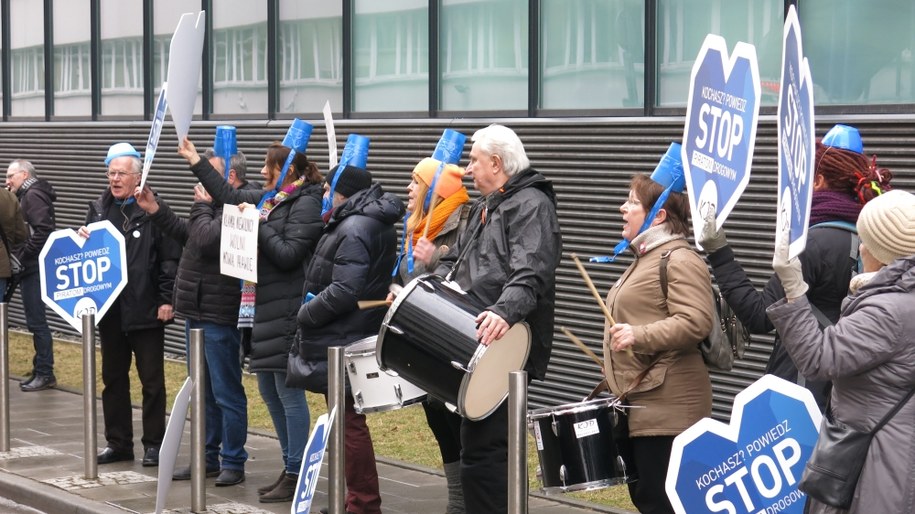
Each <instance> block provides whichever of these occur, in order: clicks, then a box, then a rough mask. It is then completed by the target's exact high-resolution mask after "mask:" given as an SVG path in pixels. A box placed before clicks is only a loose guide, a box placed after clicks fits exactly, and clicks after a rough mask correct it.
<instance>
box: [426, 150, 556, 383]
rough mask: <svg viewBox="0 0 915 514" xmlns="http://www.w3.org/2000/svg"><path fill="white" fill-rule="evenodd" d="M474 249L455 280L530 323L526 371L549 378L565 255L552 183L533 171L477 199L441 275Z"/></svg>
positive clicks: (494, 307) (495, 308)
mask: <svg viewBox="0 0 915 514" xmlns="http://www.w3.org/2000/svg"><path fill="white" fill-rule="evenodd" d="M484 206H486V207H487V211H486V219H485V222H484V221H483V208H484ZM481 223H482V224H483V226H482V229H481V232H480V235H479V237H478V238H477V239H476V240H475V241H474V240H473V239H472V237H473V234H474V233H475V232H476V231H477V228H478V227H480V225H481ZM467 246H470V248H469V249H468V251H467V255H466V256H465V257H464V260H463V261H462V262H461V263H460V264H459V266H458V268H457V271H456V272H455V274H454V276H453V277H452V278H453V280H454V281H456V282H457V283H458V285H460V286H461V288H462V289H463V290H464V291H466V292H467V293H469V294H470V295H471V296H473V297H475V298H476V299H477V300H478V301H480V302H481V303H483V304H484V305H487V307H486V309H487V310H490V311H492V312H495V313H496V314H498V315H499V316H501V317H502V318H503V319H504V320H505V321H507V322H508V324H509V325H514V324H515V323H517V322H519V321H526V322H527V323H528V324H529V325H530V328H531V351H530V356H529V357H528V360H527V364H526V365H525V370H526V371H527V372H528V373H529V374H530V376H531V377H532V378H537V379H540V380H542V379H543V378H544V376H545V375H546V368H547V364H548V363H549V360H550V353H551V351H552V348H553V311H554V309H555V306H556V267H557V266H559V260H560V258H561V257H562V235H561V234H560V232H559V220H558V218H557V216H556V194H555V193H554V192H553V184H552V183H551V182H550V181H549V180H547V179H546V178H545V177H544V176H543V175H541V174H540V173H538V172H536V171H535V170H534V169H532V168H528V169H527V170H524V171H521V172H518V173H517V174H516V175H514V176H512V177H511V178H510V179H509V180H508V182H506V183H505V185H504V186H502V188H501V189H499V190H498V191H496V192H494V193H492V194H490V195H488V196H486V197H483V198H480V199H478V200H476V201H475V202H474V205H473V207H472V209H471V211H470V218H469V222H468V224H467V230H466V231H465V232H464V233H463V234H461V235H460V237H458V240H457V244H455V245H454V246H453V247H451V249H450V250H449V251H448V253H447V254H445V256H443V257H442V259H441V260H440V261H439V265H438V268H436V273H437V274H439V275H443V276H444V275H447V274H448V272H449V271H450V270H451V268H452V266H453V265H454V263H455V261H456V260H457V258H458V255H460V254H461V252H462V251H463V250H464V248H465V247H467ZM496 344H498V343H496Z"/></svg>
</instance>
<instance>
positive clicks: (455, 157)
mask: <svg viewBox="0 0 915 514" xmlns="http://www.w3.org/2000/svg"><path fill="white" fill-rule="evenodd" d="M466 141H467V136H465V135H464V134H461V133H460V132H458V131H456V130H451V129H445V131H444V132H442V137H441V138H440V139H439V140H438V144H437V145H435V151H433V152H432V158H433V159H435V160H437V161H442V162H444V163H445V164H457V163H458V162H460V161H461V154H462V153H464V143H465V142H466Z"/></svg>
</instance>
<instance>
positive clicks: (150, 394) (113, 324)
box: [98, 309, 165, 451]
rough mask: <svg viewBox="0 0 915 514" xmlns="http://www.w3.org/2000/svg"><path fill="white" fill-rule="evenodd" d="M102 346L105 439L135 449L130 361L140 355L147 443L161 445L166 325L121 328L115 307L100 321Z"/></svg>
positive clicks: (122, 448)
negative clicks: (134, 356) (126, 329)
mask: <svg viewBox="0 0 915 514" xmlns="http://www.w3.org/2000/svg"><path fill="white" fill-rule="evenodd" d="M98 332H99V339H100V340H101V346H102V383H103V384H104V389H102V411H103V412H104V415H105V439H106V440H107V442H108V446H109V447H111V448H113V449H115V450H118V451H133V408H132V407H131V403H130V375H129V372H130V363H131V359H132V356H133V355H136V358H137V374H138V375H139V377H140V385H141V388H142V391H143V437H142V439H141V440H142V442H143V447H144V448H158V447H159V446H160V445H161V444H162V438H163V437H164V436H165V369H164V358H165V355H164V353H165V350H164V348H165V329H164V328H162V327H159V328H152V329H146V330H132V331H130V332H123V331H122V330H121V316H120V313H119V312H117V309H111V310H109V311H108V313H107V314H106V315H105V318H104V319H103V320H102V321H100V322H99V326H98Z"/></svg>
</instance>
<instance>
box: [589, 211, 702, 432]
mask: <svg viewBox="0 0 915 514" xmlns="http://www.w3.org/2000/svg"><path fill="white" fill-rule="evenodd" d="M680 247H683V249H681V250H678V251H676V252H673V253H672V254H670V258H669V261H668V265H667V275H668V293H667V299H666V300H665V298H664V294H663V292H662V291H661V285H660V284H661V279H660V272H659V266H660V261H661V255H662V254H663V253H665V252H667V251H668V250H672V249H674V248H680ZM688 247H689V243H688V242H687V241H686V240H685V239H683V238H682V236H670V235H668V234H667V233H666V228H665V227H664V226H663V225H659V226H656V227H653V228H651V229H649V230H647V231H645V232H644V233H643V234H641V235H639V237H637V238H636V239H635V240H634V241H633V244H632V247H631V248H630V249H631V250H635V252H634V253H636V258H635V261H634V262H633V263H632V264H631V265H630V266H629V268H628V269H626V271H625V272H624V273H623V275H622V276H621V277H620V278H619V280H617V282H616V284H614V285H613V287H612V288H611V289H610V292H609V294H608V295H607V305H608V307H609V308H610V312H611V314H612V315H613V319H614V321H616V322H617V323H628V324H629V325H632V327H633V332H634V334H635V343H634V345H633V347H632V350H633V356H632V357H630V356H629V355H627V354H626V353H625V352H613V351H611V350H610V346H609V341H610V336H609V328H610V325H609V324H607V325H606V326H605V328H604V369H605V371H606V374H607V383H608V384H609V385H610V389H611V391H612V392H613V394H615V395H617V396H619V395H620V394H622V392H623V391H625V390H626V389H629V388H630V387H631V385H632V383H633V381H634V380H635V379H636V377H637V376H638V375H639V374H640V373H641V372H642V371H643V370H644V369H645V368H647V367H648V366H649V365H650V364H651V363H652V362H653V361H654V360H655V359H656V358H658V357H660V360H659V361H658V362H657V364H655V365H654V366H653V367H652V368H651V371H649V373H648V375H647V376H646V377H645V378H644V379H643V380H642V381H641V383H639V385H638V386H637V387H635V389H633V391H632V392H631V393H629V395H628V398H629V403H630V404H631V405H632V406H634V407H641V408H633V409H631V412H630V415H629V434H630V437H646V436H670V435H677V434H679V433H680V432H682V431H683V430H685V429H686V428H687V427H689V426H690V425H692V424H693V423H695V422H696V421H699V420H700V419H702V418H703V417H707V416H710V415H711V412H712V386H711V381H710V380H709V375H708V369H707V368H706V366H705V363H704V362H703V361H702V355H701V354H700V353H699V349H698V344H699V342H700V341H701V340H702V339H704V338H705V337H706V336H707V335H708V333H709V331H710V330H711V327H712V302H711V280H710V278H709V273H708V268H707V267H706V265H705V262H704V261H703V260H702V258H701V257H700V256H699V255H698V254H697V253H695V252H693V251H691V250H690V249H688Z"/></svg>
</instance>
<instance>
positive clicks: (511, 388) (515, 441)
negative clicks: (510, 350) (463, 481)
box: [508, 371, 528, 514]
mask: <svg viewBox="0 0 915 514" xmlns="http://www.w3.org/2000/svg"><path fill="white" fill-rule="evenodd" d="M527 487H528V484H527V372H526V371H512V372H511V373H509V375H508V512H509V513H510V514H527Z"/></svg>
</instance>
